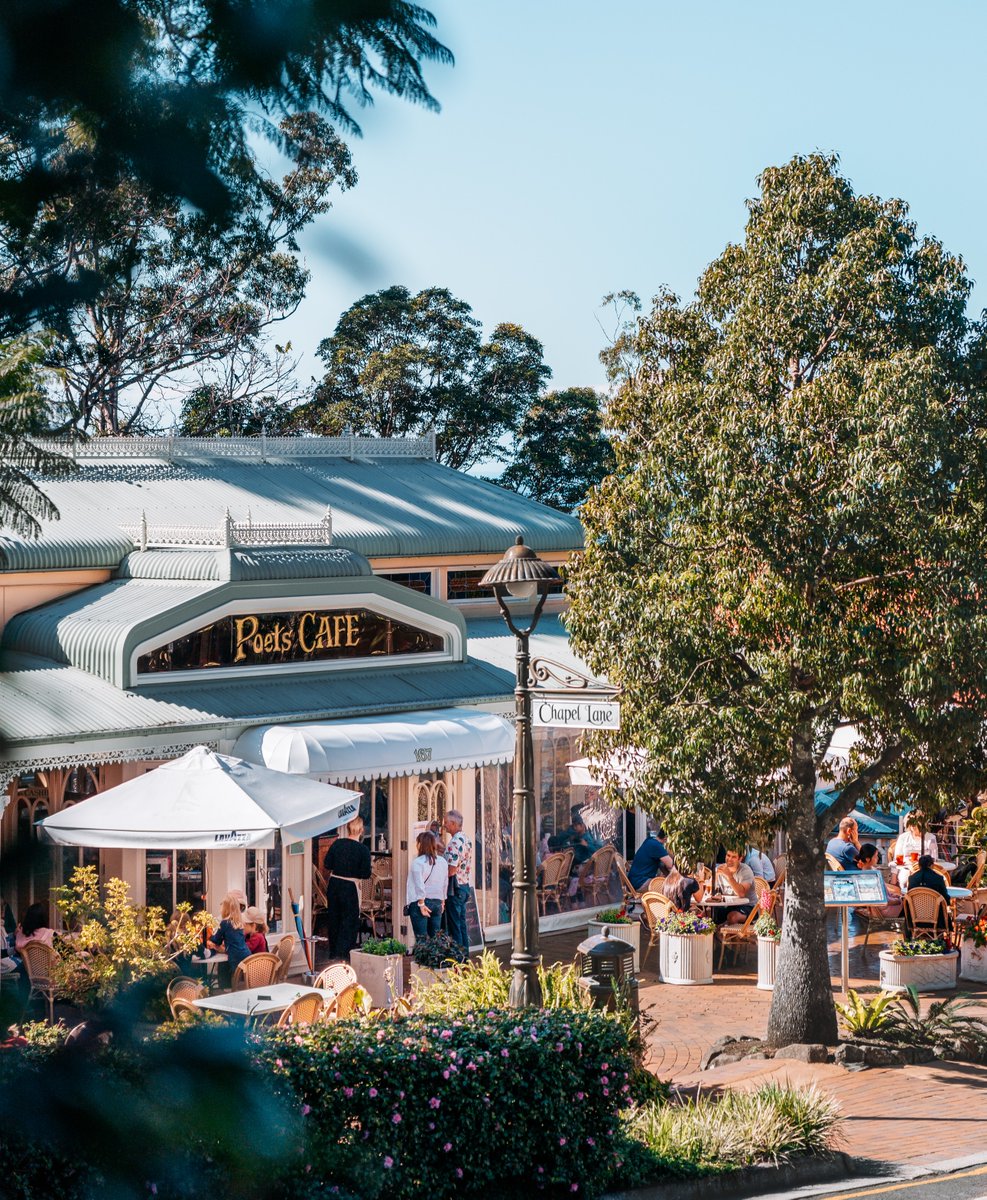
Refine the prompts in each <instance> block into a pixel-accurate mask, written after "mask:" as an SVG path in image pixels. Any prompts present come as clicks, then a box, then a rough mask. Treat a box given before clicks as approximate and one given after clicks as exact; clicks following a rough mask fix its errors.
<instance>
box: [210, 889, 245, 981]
mask: <svg viewBox="0 0 987 1200" xmlns="http://www.w3.org/2000/svg"><path fill="white" fill-rule="evenodd" d="M208 944H209V948H210V950H225V951H226V957H227V960H228V961H227V962H225V963H220V964H219V977H220V982H221V983H222V984H223V986H225V987H230V986H231V984H232V980H233V972H234V971H235V970H236V969H237V967H238V966H239V965H240V963H242V962H243V960H244V959H245V958H249V957H250V951H249V950H248V949H247V939H246V938H245V937H244V935H243V914H242V913H241V912H240V897H239V895H238V894H235V893H233V892H228V893H227V894H226V895H225V896H224V897H223V899H222V901H221V903H220V906H219V928H218V929H216V930H215V931H214V933H213V935H212V937H211V938H210V939H209V943H208Z"/></svg>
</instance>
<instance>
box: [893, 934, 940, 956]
mask: <svg viewBox="0 0 987 1200" xmlns="http://www.w3.org/2000/svg"><path fill="white" fill-rule="evenodd" d="M889 949H890V951H891V953H892V954H897V955H899V957H901V958H916V957H918V956H919V955H920V954H945V953H947V946H946V943H945V941H944V940H943V939H942V938H897V939H896V940H895V941H893V942H892V943H891V945H890V946H889Z"/></svg>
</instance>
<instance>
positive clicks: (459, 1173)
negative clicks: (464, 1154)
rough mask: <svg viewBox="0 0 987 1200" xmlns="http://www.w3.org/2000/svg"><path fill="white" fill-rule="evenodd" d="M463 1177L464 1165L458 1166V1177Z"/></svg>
mask: <svg viewBox="0 0 987 1200" xmlns="http://www.w3.org/2000/svg"><path fill="white" fill-rule="evenodd" d="M462 1177H463V1168H462V1167H457V1168H456V1178H457V1179H462Z"/></svg>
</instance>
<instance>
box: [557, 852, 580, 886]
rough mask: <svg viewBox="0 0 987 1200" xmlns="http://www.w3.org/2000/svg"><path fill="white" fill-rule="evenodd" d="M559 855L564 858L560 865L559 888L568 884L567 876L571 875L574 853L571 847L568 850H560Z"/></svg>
mask: <svg viewBox="0 0 987 1200" xmlns="http://www.w3.org/2000/svg"><path fill="white" fill-rule="evenodd" d="M561 853H562V854H563V855H564V856H565V862H564V863H563V865H562V874H561V875H560V876H559V887H561V886H562V885H563V884H564V883H568V881H569V876H570V875H571V874H572V860H573V859H574V858H575V857H576V852H575V850H573V849H572V848H571V847H570V848H569V849H568V850H562V851H561Z"/></svg>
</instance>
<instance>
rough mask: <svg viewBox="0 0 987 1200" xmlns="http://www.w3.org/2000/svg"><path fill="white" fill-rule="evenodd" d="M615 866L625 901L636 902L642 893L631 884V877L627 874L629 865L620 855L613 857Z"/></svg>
mask: <svg viewBox="0 0 987 1200" xmlns="http://www.w3.org/2000/svg"><path fill="white" fill-rule="evenodd" d="M613 865H614V866H615V867H616V869H617V878H618V879H619V880H620V886H621V888H623V891H624V900H625V901H626V900H635V899H636V898H637V897H638V895H640V893H639V892H638V890H637V888H636V887H635V886H634V884H633V883H631V880H630V876H629V875H628V874H627V864H626V863H625V862H624V860H623V858H622V857H621V856H620V855H619V854H615V855H614V856H613Z"/></svg>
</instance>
